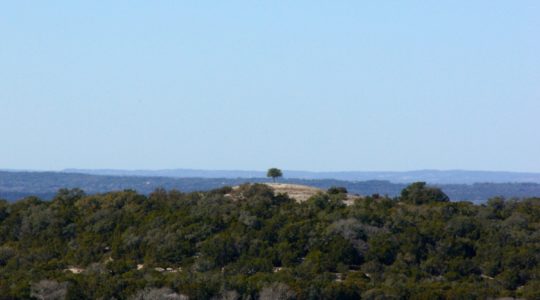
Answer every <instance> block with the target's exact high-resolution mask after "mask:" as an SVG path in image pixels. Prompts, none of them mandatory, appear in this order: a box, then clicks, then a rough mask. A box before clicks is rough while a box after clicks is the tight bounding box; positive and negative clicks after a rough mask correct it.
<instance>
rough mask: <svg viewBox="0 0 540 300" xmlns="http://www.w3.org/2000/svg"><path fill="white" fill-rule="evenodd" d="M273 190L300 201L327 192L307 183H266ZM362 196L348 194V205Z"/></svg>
mask: <svg viewBox="0 0 540 300" xmlns="http://www.w3.org/2000/svg"><path fill="white" fill-rule="evenodd" d="M264 184H266V185H267V186H269V187H270V188H272V190H274V193H275V194H287V195H289V197H291V198H293V199H295V200H296V201H298V202H304V201H306V200H308V199H309V198H311V197H312V196H314V195H316V194H319V193H325V192H326V191H325V190H322V189H320V188H316V187H312V186H307V185H300V184H290V183H264ZM237 188H238V187H234V189H237ZM360 198H361V197H360V196H357V195H351V194H347V199H346V200H345V201H344V203H345V204H346V205H351V204H353V203H354V201H355V200H356V199H360Z"/></svg>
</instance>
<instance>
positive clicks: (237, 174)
mask: <svg viewBox="0 0 540 300" xmlns="http://www.w3.org/2000/svg"><path fill="white" fill-rule="evenodd" d="M63 172H65V173H81V174H91V175H109V176H148V177H176V178H185V177H198V178H264V177H265V176H266V172H263V171H243V170H195V169H169V170H112V169H103V170H85V169H66V170H64V171H63ZM284 174H285V176H286V177H287V178H296V179H337V180H346V181H369V180H385V181H390V182H393V183H410V182H415V181H426V182H430V183H433V184H473V183H479V182H488V183H516V182H524V183H530V182H533V183H540V173H520V172H496V171H465V170H442V171H441V170H417V171H405V172H360V171H349V172H309V171H295V170H285V171H284Z"/></svg>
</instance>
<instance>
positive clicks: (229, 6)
mask: <svg viewBox="0 0 540 300" xmlns="http://www.w3.org/2000/svg"><path fill="white" fill-rule="evenodd" d="M539 13H540V2H538V1H520V2H505V1H475V2H473V3H471V2H465V1H462V2H453V3H441V2H435V3H425V2H419V1H413V2H406V3H405V2H403V3H398V2H393V3H358V2H355V1H345V2H340V3H334V2H319V1H297V2H296V1H295V2H294V3H275V2H250V1H227V2H222V3H221V2H220V3H211V4H210V3H202V2H195V3H181V2H175V1H162V2H159V3H150V2H148V3H146V2H137V3H135V2H128V1H117V2H105V1H95V2H89V3H81V2H72V1H56V2H52V3H51V2H38V1H31V2H9V3H6V4H5V5H3V9H2V11H0V41H1V42H2V47H0V66H1V68H0V79H1V80H0V132H1V136H2V144H3V146H4V147H0V168H6V169H31V170H61V169H66V168H81V169H132V170H133V169H143V170H144V169H147V170H148V169H150V170H156V169H175V168H185V169H206V170H229V169H235V170H265V169H267V168H268V167H271V166H277V167H279V168H282V169H292V170H319V171H324V172H328V171H358V170H373V171H377V170H392V171H407V170H425V169H428V170H432V169H435V170H456V169H457V170H487V171H491V170H497V171H499V170H503V171H512V172H540V160H539V159H538V153H540V139H539V138H538V125H537V121H536V119H537V117H538V115H539V114H540V85H539V84H538V79H539V78H540V56H539V55H538V53H540V39H538V36H539V34H538V33H539V28H540V18H538V16H539Z"/></svg>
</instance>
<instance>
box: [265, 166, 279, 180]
mask: <svg viewBox="0 0 540 300" xmlns="http://www.w3.org/2000/svg"><path fill="white" fill-rule="evenodd" d="M282 176H283V172H281V170H280V169H278V168H270V169H268V172H266V177H272V180H273V181H274V182H275V181H276V178H279V177H282Z"/></svg>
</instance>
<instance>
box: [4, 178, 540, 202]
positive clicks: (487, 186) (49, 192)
mask: <svg viewBox="0 0 540 300" xmlns="http://www.w3.org/2000/svg"><path fill="white" fill-rule="evenodd" d="M268 182H269V179H268V178H266V177H259V178H202V177H189V178H188V177H183V178H178V177H166V176H161V177H159V176H117V175H116V176H113V175H92V174H80V173H67V172H28V171H26V172H16V171H0V199H7V200H10V201H13V200H18V199H22V198H24V197H28V196H38V197H40V198H42V199H46V200H49V199H52V198H53V197H54V195H55V194H56V192H57V191H58V190H59V189H61V188H81V189H83V190H84V191H85V192H86V193H88V194H96V193H105V192H110V191H120V190H125V189H132V190H137V191H138V192H140V193H142V194H146V195H148V194H149V193H151V192H152V191H154V190H155V189H156V188H165V189H167V190H171V189H176V190H180V191H182V192H192V191H208V190H211V189H216V188H220V187H223V186H237V185H240V184H243V183H268ZM279 183H287V184H296V185H304V186H311V187H315V188H319V189H323V190H324V189H327V188H329V187H332V186H341V187H345V188H346V189H347V190H348V191H349V193H350V194H359V195H371V194H375V193H376V194H380V195H388V196H391V197H394V196H397V195H399V193H400V192H401V190H402V189H404V188H405V187H406V186H407V185H408V183H392V182H390V181H388V180H366V181H346V180H337V179H299V178H282V179H280V180H279ZM428 183H429V184H433V183H430V182H429V181H428ZM435 185H436V186H438V187H440V188H441V189H442V190H443V192H445V193H446V194H447V195H448V196H449V197H450V199H451V200H455V201H459V200H468V201H473V202H477V203H482V202H483V201H486V200H487V199H489V198H492V197H496V196H502V197H507V198H512V197H516V198H524V197H540V184H539V183H474V184H435Z"/></svg>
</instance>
